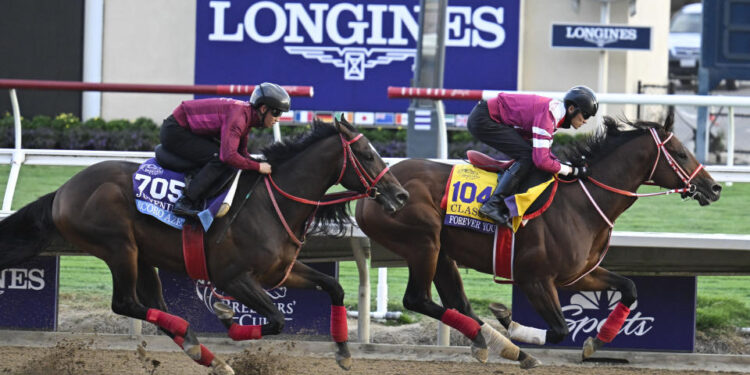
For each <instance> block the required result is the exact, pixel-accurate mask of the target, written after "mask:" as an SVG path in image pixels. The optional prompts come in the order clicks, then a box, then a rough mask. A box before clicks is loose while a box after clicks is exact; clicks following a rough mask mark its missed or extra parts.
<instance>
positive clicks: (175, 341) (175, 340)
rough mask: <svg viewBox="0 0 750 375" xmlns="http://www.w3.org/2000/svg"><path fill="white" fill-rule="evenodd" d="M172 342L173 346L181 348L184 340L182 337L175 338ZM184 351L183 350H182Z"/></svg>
mask: <svg viewBox="0 0 750 375" xmlns="http://www.w3.org/2000/svg"><path fill="white" fill-rule="evenodd" d="M172 341H174V343H175V344H177V345H178V346H179V347H180V348H182V344H183V343H184V342H185V338H184V337H182V336H175V337H174V338H173V339H172ZM183 349H185V348H183Z"/></svg>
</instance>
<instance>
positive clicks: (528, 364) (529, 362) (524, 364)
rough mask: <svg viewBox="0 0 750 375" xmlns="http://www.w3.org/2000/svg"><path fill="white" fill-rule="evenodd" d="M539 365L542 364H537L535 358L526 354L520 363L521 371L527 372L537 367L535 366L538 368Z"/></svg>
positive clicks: (537, 361)
mask: <svg viewBox="0 0 750 375" xmlns="http://www.w3.org/2000/svg"><path fill="white" fill-rule="evenodd" d="M541 364H542V362H539V360H538V359H536V358H534V357H532V356H530V355H528V354H526V358H524V359H523V361H521V363H520V365H521V369H522V370H528V369H530V368H534V367H537V366H539V365H541Z"/></svg>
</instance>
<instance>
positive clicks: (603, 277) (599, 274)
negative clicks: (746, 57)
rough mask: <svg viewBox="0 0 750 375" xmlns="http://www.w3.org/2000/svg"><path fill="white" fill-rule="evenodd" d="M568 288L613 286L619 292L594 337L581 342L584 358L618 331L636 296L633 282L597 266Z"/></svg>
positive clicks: (586, 289)
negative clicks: (614, 303)
mask: <svg viewBox="0 0 750 375" xmlns="http://www.w3.org/2000/svg"><path fill="white" fill-rule="evenodd" d="M568 288H570V289H573V290H577V291H601V290H607V289H613V288H614V289H615V290H617V291H618V292H620V294H621V298H620V302H619V303H618V304H617V306H616V307H615V309H614V310H612V312H610V313H609V316H608V317H607V320H606V321H605V322H604V324H603V325H602V327H601V328H600V329H599V333H598V334H597V336H596V338H593V337H589V338H588V339H586V342H584V343H583V353H582V355H581V357H582V359H586V358H588V357H590V356H591V355H592V354H594V352H596V351H597V350H599V348H601V347H602V346H604V344H606V343H609V342H611V341H612V340H613V339H614V338H615V336H617V334H618V333H619V332H620V329H621V328H622V325H623V324H624V323H625V319H627V317H628V315H629V314H630V307H631V306H632V305H633V303H634V302H635V300H636V299H637V298H638V295H637V292H636V289H635V283H633V281H632V280H630V279H628V278H626V277H623V276H620V275H618V274H616V273H614V272H610V271H607V270H606V269H604V268H602V267H597V268H596V269H595V270H594V271H592V272H591V273H589V274H588V275H586V276H585V277H584V278H582V279H581V280H579V281H577V282H576V283H575V284H573V285H571V286H569V287H568Z"/></svg>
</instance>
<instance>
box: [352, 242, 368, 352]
mask: <svg viewBox="0 0 750 375" xmlns="http://www.w3.org/2000/svg"><path fill="white" fill-rule="evenodd" d="M351 243H352V251H353V252H354V261H355V262H356V264H357V270H358V271H359V308H358V310H359V311H358V315H357V332H358V336H359V342H360V343H363V344H368V343H370V267H369V265H368V264H367V263H368V262H367V260H368V259H369V258H370V240H369V239H367V238H364V239H358V238H355V237H352V238H351Z"/></svg>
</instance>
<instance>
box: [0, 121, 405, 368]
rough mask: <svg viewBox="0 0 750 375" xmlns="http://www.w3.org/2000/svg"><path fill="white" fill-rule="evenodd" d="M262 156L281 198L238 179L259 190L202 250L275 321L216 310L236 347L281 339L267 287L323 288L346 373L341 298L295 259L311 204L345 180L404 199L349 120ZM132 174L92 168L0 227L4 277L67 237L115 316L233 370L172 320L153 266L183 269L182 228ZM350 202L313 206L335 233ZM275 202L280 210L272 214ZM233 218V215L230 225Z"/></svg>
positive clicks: (226, 280) (330, 282)
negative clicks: (146, 211) (151, 201)
mask: <svg viewBox="0 0 750 375" xmlns="http://www.w3.org/2000/svg"><path fill="white" fill-rule="evenodd" d="M264 154H265V156H266V159H267V160H268V162H269V163H271V165H272V166H273V170H274V173H273V175H272V179H273V182H274V183H275V185H276V186H278V188H276V189H277V190H276V191H274V192H273V194H271V193H270V191H271V187H270V184H268V186H269V187H268V188H266V185H265V184H258V185H257V187H256V185H255V184H254V181H255V179H256V178H257V177H258V174H255V173H243V174H242V176H241V178H240V181H239V186H238V188H237V192H238V193H237V194H238V195H245V194H246V193H247V192H249V191H250V190H251V187H253V188H255V190H254V192H252V194H251V195H250V197H249V199H248V200H247V201H246V202H245V204H244V205H240V204H235V205H234V206H233V207H232V208H231V209H230V211H229V212H228V214H227V215H226V216H224V218H221V219H218V220H217V221H216V222H215V223H214V225H213V226H212V227H211V229H210V230H209V231H208V232H207V233H206V235H205V240H206V241H205V246H206V250H205V251H206V258H207V259H206V260H207V267H208V273H209V275H210V279H211V281H212V282H213V283H214V284H215V285H216V287H217V288H218V289H221V290H222V291H224V292H225V293H226V294H228V295H230V296H232V297H234V298H235V299H237V300H239V301H240V302H241V303H243V304H244V305H246V306H247V307H249V308H251V309H253V310H255V311H257V312H258V313H259V314H261V315H263V316H265V317H266V318H268V323H266V324H264V325H262V326H239V325H237V324H236V323H234V322H233V321H232V316H233V312H232V311H231V310H229V311H227V309H226V308H224V309H222V308H221V307H222V306H223V305H221V304H219V305H218V306H217V305H215V306H214V307H215V309H216V311H217V315H218V316H219V318H220V319H221V320H222V322H223V323H224V324H225V325H226V326H227V328H228V329H229V336H230V337H232V338H233V339H235V340H244V339H258V338H260V337H261V336H262V335H274V334H279V333H280V332H281V331H282V328H283V327H284V315H283V314H282V313H281V312H280V311H279V310H278V309H277V308H276V306H275V305H274V304H273V302H272V300H271V298H270V297H269V296H268V295H267V294H266V291H265V290H264V288H270V287H273V286H278V284H280V283H282V284H281V285H284V286H287V287H291V288H306V289H313V288H318V289H321V290H323V291H325V292H327V293H328V294H329V295H330V298H331V335H332V336H333V339H334V341H336V344H337V352H336V360H337V362H338V363H339V365H340V366H341V367H342V368H345V369H348V368H349V367H350V366H351V355H350V353H349V350H348V346H347V329H346V310H345V308H344V306H343V302H344V301H343V299H344V291H343V289H342V287H341V285H340V284H339V283H338V282H337V281H336V279H335V278H332V277H330V276H328V275H325V274H323V273H321V272H318V271H316V270H314V269H312V268H310V267H308V266H306V265H304V264H302V263H300V262H298V261H296V257H297V254H298V251H299V246H298V239H302V240H304V236H305V230H306V229H307V225H306V222H307V221H308V218H309V217H310V216H312V215H313V213H314V212H315V210H316V204H314V203H315V202H316V201H319V200H320V199H321V198H322V197H323V196H324V194H325V193H326V190H327V189H328V188H330V187H331V186H332V185H334V184H336V183H338V182H339V181H340V183H341V184H342V185H343V186H344V187H346V188H347V189H351V190H354V191H357V192H359V193H363V194H365V193H366V194H368V195H370V196H371V197H373V198H374V199H373V201H374V202H378V203H379V205H381V206H382V208H381V210H383V211H384V212H390V213H393V212H395V211H397V210H398V209H399V208H401V207H402V206H403V205H404V203H405V202H406V200H407V199H408V193H407V192H406V191H405V190H404V189H403V188H402V187H401V185H399V183H398V181H397V180H396V179H395V178H394V177H393V175H392V174H390V173H389V172H388V168H387V166H386V164H385V163H384V162H383V160H382V159H381V158H380V156H379V155H378V154H377V152H376V151H375V149H374V148H373V147H372V146H371V145H370V143H369V141H368V140H367V138H364V137H362V134H358V133H357V132H356V131H355V129H354V128H353V127H352V126H351V125H350V124H349V123H347V122H346V121H345V120H342V121H341V122H339V121H338V120H336V121H335V123H334V124H333V125H332V124H326V123H316V124H314V125H313V129H312V131H311V132H308V133H306V134H305V135H304V136H302V137H300V138H299V139H296V140H292V141H289V142H282V143H276V144H273V145H271V146H270V147H269V148H267V149H266V150H264ZM137 169H138V164H134V163H129V162H117V161H106V162H102V163H99V164H96V165H93V166H91V167H88V168H86V169H84V170H83V171H81V172H80V173H78V174H77V175H75V176H73V177H72V178H71V179H70V180H69V181H67V182H66V183H65V184H64V185H62V186H61V187H60V188H59V189H58V190H57V191H56V192H53V193H50V194H48V195H45V196H43V197H42V198H40V199H39V200H37V201H35V202H33V203H31V204H29V205H27V206H25V207H23V208H22V209H20V210H19V211H18V212H16V213H15V214H13V215H11V216H10V217H8V218H6V219H5V220H3V221H2V222H0V269H4V268H6V267H10V266H13V265H15V264H18V263H20V262H23V261H24V260H27V259H29V258H31V257H33V256H35V255H37V254H39V253H40V252H41V251H43V250H44V248H45V247H46V246H47V245H48V244H49V242H50V241H51V240H52V239H54V238H55V237H57V236H62V238H64V239H65V240H67V241H68V242H70V243H71V244H73V245H75V246H76V247H78V248H79V249H80V250H83V251H85V252H87V253H89V254H91V255H94V256H96V257H98V258H100V259H102V260H103V261H104V262H105V263H106V264H107V266H108V267H109V269H110V271H111V272H112V278H113V289H114V290H113V296H112V310H113V311H114V312H115V313H118V314H121V315H125V316H128V317H131V318H136V319H142V320H147V321H149V322H151V323H154V324H156V325H157V326H158V327H159V328H160V330H161V331H163V332H164V333H166V334H167V335H169V336H170V337H172V338H173V339H174V340H175V342H176V343H177V344H178V345H180V346H181V347H182V348H183V349H184V351H185V353H186V354H188V355H189V356H190V357H191V358H192V359H193V360H195V361H196V362H198V363H200V364H202V365H204V366H211V367H213V369H214V371H215V372H218V373H233V370H232V369H231V367H229V366H228V365H227V364H226V363H225V362H224V361H223V360H221V359H219V358H218V357H214V356H213V354H211V352H210V351H208V349H206V348H205V347H204V346H203V345H201V344H200V343H199V342H198V339H197V337H196V335H195V333H194V332H193V330H192V329H191V328H190V326H189V325H188V323H187V322H185V321H184V320H182V319H181V318H179V317H176V316H174V315H170V314H168V313H167V312H166V305H165V303H164V299H163V297H162V291H161V282H160V280H159V276H158V273H157V272H156V268H158V269H160V270H169V271H172V272H176V273H182V274H185V273H186V268H185V262H184V260H183V253H182V240H181V235H180V231H179V230H175V229H173V228H171V227H168V226H166V225H164V224H162V223H160V222H159V221H157V220H156V219H154V218H153V217H151V216H146V215H143V214H141V213H139V212H138V211H136V205H135V202H134V196H133V183H132V175H133V173H134V172H135V171H136V170H137ZM282 191H283V193H282ZM357 196H358V197H361V194H358V195H357ZM273 200H275V201H276V202H273ZM235 201H239V199H237V200H235ZM310 201H312V203H313V204H310V203H311V202H310ZM347 203H348V202H340V203H336V204H333V205H325V206H320V207H318V209H317V215H316V218H317V219H318V222H317V224H320V228H331V227H332V228H333V230H336V229H340V228H341V226H342V225H344V224H347V222H346V221H347V220H349V215H348V214H347V210H346V205H347ZM277 204H278V209H276V208H275V207H274V206H275V205H277ZM235 213H237V215H236V216H235ZM232 217H234V218H235V219H234V221H233V222H230V221H229V220H230V219H229V218H232ZM228 224H230V226H229V228H228V230H227V232H226V233H225V235H224V236H223V238H222V240H221V241H220V242H219V243H217V240H218V239H219V238H220V237H221V236H222V233H221V232H222V230H223V228H224V227H225V226H226V225H228ZM287 224H288V228H285V226H287ZM329 224H334V225H329ZM336 224H337V225H336Z"/></svg>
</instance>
